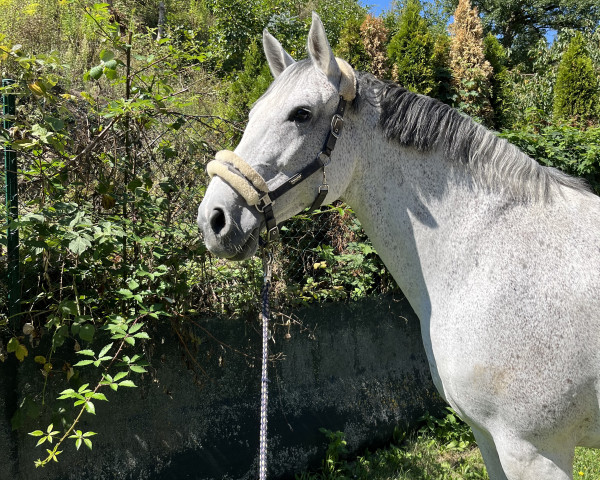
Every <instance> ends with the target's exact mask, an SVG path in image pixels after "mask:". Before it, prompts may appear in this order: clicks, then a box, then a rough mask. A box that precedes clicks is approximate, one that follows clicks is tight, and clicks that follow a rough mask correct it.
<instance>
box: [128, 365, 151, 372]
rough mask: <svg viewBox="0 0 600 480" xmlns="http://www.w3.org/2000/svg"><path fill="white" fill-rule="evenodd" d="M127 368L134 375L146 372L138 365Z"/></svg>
mask: <svg viewBox="0 0 600 480" xmlns="http://www.w3.org/2000/svg"><path fill="white" fill-rule="evenodd" d="M129 368H130V369H131V371H132V372H135V373H146V372H147V371H148V370H146V369H145V368H144V367H140V366H139V365H130V366H129Z"/></svg>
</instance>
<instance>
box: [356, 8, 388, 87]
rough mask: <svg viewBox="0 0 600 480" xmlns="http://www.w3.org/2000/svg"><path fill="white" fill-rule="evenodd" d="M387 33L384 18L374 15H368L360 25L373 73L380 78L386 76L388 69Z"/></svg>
mask: <svg viewBox="0 0 600 480" xmlns="http://www.w3.org/2000/svg"><path fill="white" fill-rule="evenodd" d="M387 34H388V31H387V28H385V25H384V24H383V20H382V19H381V18H375V17H373V16H372V15H367V18H365V21H364V22H363V23H362V25H361V26H360V36H361V38H362V41H363V45H364V47H365V51H366V53H367V55H368V56H369V58H370V61H371V73H372V74H373V75H375V76H376V77H379V78H383V77H385V76H386V75H387V71H388V68H387V61H386V58H387V57H386V47H385V45H386V41H387Z"/></svg>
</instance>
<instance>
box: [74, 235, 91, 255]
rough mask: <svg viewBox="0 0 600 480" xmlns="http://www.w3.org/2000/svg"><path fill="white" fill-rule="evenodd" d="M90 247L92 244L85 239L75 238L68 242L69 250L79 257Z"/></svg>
mask: <svg viewBox="0 0 600 480" xmlns="http://www.w3.org/2000/svg"><path fill="white" fill-rule="evenodd" d="M91 246H92V243H91V242H90V241H89V240H88V239H87V238H84V237H79V236H78V237H75V238H74V239H73V240H71V241H70V242H69V250H71V251H72V252H73V253H74V254H75V255H81V254H82V253H83V252H85V251H86V250H87V249H88V248H90V247H91Z"/></svg>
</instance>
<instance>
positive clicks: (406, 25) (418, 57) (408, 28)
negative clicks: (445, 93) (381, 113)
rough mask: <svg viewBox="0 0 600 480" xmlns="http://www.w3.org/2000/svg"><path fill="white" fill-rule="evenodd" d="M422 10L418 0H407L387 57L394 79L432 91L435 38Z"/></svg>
mask: <svg viewBox="0 0 600 480" xmlns="http://www.w3.org/2000/svg"><path fill="white" fill-rule="evenodd" d="M421 10H422V5H421V2H420V1H419V0H408V2H407V3H406V6H405V7H404V8H403V9H402V12H401V14H400V20H399V22H398V31H397V32H396V34H395V35H394V36H393V37H392V39H391V40H390V43H389V45H388V57H389V60H390V62H391V63H392V78H393V79H394V80H395V81H397V82H398V83H399V84H400V85H402V86H403V87H406V88H408V89H410V90H412V91H414V92H417V93H423V94H429V93H430V92H432V91H433V89H434V88H435V71H434V67H433V64H432V57H433V53H434V38H433V35H432V33H431V31H430V30H429V27H428V25H427V21H426V20H425V19H424V18H423V17H422V16H421Z"/></svg>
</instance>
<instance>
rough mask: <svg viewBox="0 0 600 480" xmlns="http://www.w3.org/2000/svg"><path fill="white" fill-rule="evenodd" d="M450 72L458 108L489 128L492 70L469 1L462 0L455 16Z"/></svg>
mask: <svg viewBox="0 0 600 480" xmlns="http://www.w3.org/2000/svg"><path fill="white" fill-rule="evenodd" d="M449 30H450V33H451V34H452V44H451V47H450V70H451V71H452V77H453V85H454V89H455V92H456V100H457V101H456V106H457V107H458V108H459V109H460V110H462V111H463V112H465V113H466V114H468V115H471V116H472V117H475V118H476V119H479V120H482V121H483V122H484V123H487V124H489V123H490V122H491V118H492V115H493V111H492V107H491V104H490V100H489V95H490V88H491V85H490V77H491V76H492V66H491V65H490V62H488V61H487V60H486V59H485V55H484V51H483V26H482V24H481V19H480V18H479V14H478V12H477V8H475V7H471V2H470V0H459V2H458V7H456V10H455V12H454V23H452V24H450V26H449Z"/></svg>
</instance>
